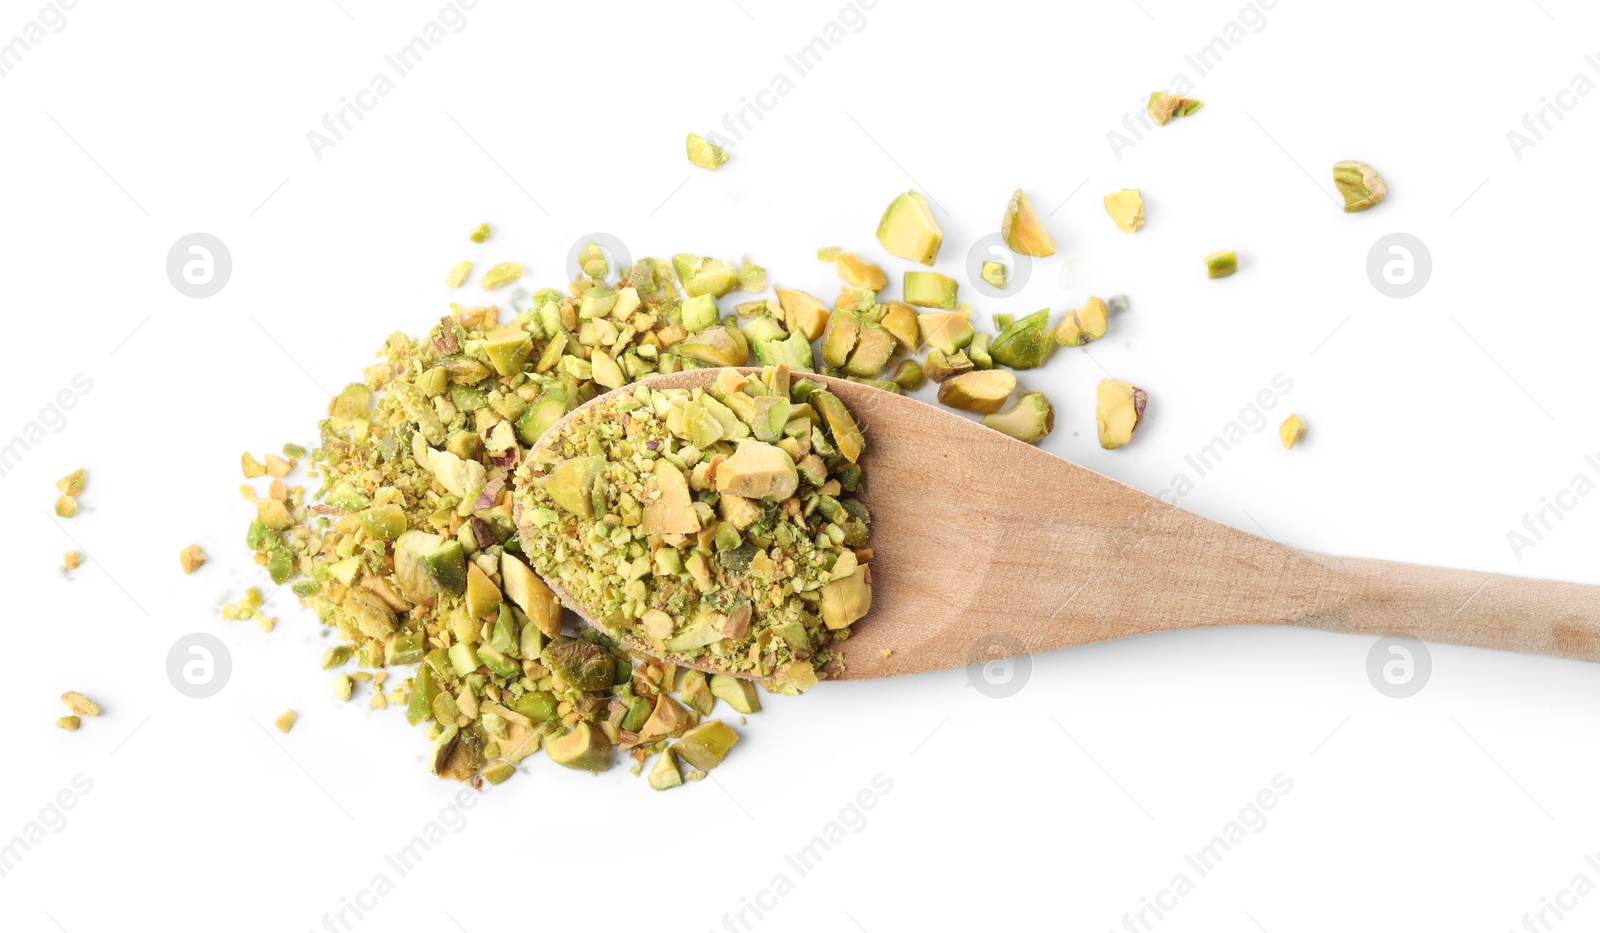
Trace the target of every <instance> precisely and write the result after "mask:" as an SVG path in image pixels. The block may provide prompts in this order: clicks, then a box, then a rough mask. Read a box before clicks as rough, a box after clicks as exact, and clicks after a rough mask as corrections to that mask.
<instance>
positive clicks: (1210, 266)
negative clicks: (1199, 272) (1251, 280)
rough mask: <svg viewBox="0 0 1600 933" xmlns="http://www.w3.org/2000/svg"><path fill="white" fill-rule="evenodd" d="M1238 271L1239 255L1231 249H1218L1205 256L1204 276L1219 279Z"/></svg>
mask: <svg viewBox="0 0 1600 933" xmlns="http://www.w3.org/2000/svg"><path fill="white" fill-rule="evenodd" d="M1237 271H1239V257H1238V256H1237V255H1236V254H1235V253H1234V251H1233V250H1231V249H1219V250H1217V251H1216V252H1214V253H1212V254H1211V255H1209V256H1207V257H1206V277H1207V278H1211V279H1220V278H1223V277H1224V276H1229V275H1232V274H1234V273H1235V272H1237Z"/></svg>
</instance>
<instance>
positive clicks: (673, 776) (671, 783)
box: [650, 675, 720, 790]
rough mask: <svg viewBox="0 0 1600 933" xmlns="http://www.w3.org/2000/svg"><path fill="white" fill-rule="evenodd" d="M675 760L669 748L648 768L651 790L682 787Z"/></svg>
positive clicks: (681, 776)
mask: <svg viewBox="0 0 1600 933" xmlns="http://www.w3.org/2000/svg"><path fill="white" fill-rule="evenodd" d="M719 676H720V675H719ZM675 758H676V756H675V755H674V754H673V752H672V749H671V748H670V747H669V748H667V749H665V750H664V751H662V753H661V757H659V758H657V759H656V763H655V765H654V766H652V767H651V768H650V788H651V790H668V789H670V788H673V787H679V786H682V784H683V775H682V774H681V773H679V771H678V763H677V761H676V760H675Z"/></svg>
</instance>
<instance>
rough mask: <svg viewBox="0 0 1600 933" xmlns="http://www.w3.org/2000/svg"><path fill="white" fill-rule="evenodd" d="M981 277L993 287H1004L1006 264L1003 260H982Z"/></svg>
mask: <svg viewBox="0 0 1600 933" xmlns="http://www.w3.org/2000/svg"><path fill="white" fill-rule="evenodd" d="M982 278H983V280H984V281H985V282H988V283H989V284H990V285H993V286H994V287H995V288H1005V287H1006V264H1005V263H1003V262H987V261H986V262H984V264H983V272H982Z"/></svg>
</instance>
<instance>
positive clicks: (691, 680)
mask: <svg viewBox="0 0 1600 933" xmlns="http://www.w3.org/2000/svg"><path fill="white" fill-rule="evenodd" d="M680 692H681V694H682V696H683V704H684V705H685V706H687V707H689V708H690V709H692V710H694V711H695V712H697V713H699V714H700V715H702V716H709V715H711V706H712V704H714V703H716V701H717V698H716V696H715V694H713V693H712V692H711V685H710V684H709V683H707V682H706V675H705V672H704V671H697V670H695V669H693V668H690V669H689V670H686V671H684V672H683V688H682V690H681V691H680Z"/></svg>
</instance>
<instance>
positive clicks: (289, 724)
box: [272, 709, 295, 735]
mask: <svg viewBox="0 0 1600 933" xmlns="http://www.w3.org/2000/svg"><path fill="white" fill-rule="evenodd" d="M294 721H295V713H294V710H292V709H291V710H287V711H285V712H284V714H283V715H282V716H279V717H278V718H277V719H274V720H273V721H272V724H273V725H274V726H277V727H278V731H279V732H282V733H283V734H284V735H288V734H289V730H290V729H293V728H294Z"/></svg>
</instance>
